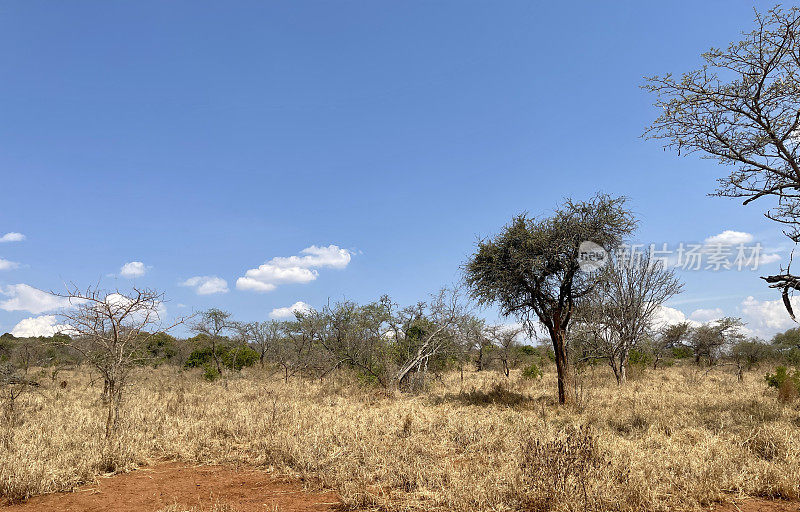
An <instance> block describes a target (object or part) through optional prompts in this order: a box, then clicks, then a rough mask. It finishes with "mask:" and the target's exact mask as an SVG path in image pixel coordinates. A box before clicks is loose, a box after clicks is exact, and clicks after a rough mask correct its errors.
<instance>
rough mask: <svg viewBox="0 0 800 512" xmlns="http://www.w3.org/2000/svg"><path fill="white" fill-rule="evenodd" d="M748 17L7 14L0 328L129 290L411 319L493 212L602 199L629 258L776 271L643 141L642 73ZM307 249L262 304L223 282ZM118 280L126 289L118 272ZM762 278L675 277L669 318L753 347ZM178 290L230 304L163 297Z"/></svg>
mask: <svg viewBox="0 0 800 512" xmlns="http://www.w3.org/2000/svg"><path fill="white" fill-rule="evenodd" d="M755 6H756V7H759V8H761V9H763V8H766V7H768V6H769V4H768V3H760V2H759V3H756V4H755ZM753 7H754V5H753V4H750V3H748V2H735V3H731V2H722V1H717V2H704V3H701V4H698V3H696V2H659V3H657V4H656V3H649V2H616V3H614V4H612V5H601V3H599V2H577V3H571V4H569V5H564V4H560V3H555V2H548V3H545V2H542V3H533V2H512V1H504V2H489V1H485V2H474V1H463V0H460V1H452V2H445V1H436V2H329V1H326V2H264V1H257V2H256V1H253V2H247V1H238V2H202V1H171V2H148V1H137V2H105V1H102V2H101V1H96V2H91V1H84V2H55V1H51V2H39V1H32V0H25V1H16V2H4V3H3V4H2V6H0V69H1V70H2V71H1V73H2V80H0V114H1V115H0V184H1V185H2V188H0V190H2V206H0V235H2V234H4V233H9V232H11V233H21V234H23V235H25V240H23V241H17V242H14V241H9V242H0V259H3V260H5V261H7V262H15V263H16V264H17V265H10V264H9V265H6V267H8V268H5V269H4V270H0V287H1V288H0V289H1V290H3V294H2V295H0V331H2V332H4V331H9V330H12V329H13V328H15V326H17V325H18V324H19V322H20V321H22V320H24V319H26V318H37V317H39V316H41V315H50V314H52V311H51V310H42V307H45V306H41V305H40V307H35V306H29V307H28V309H25V307H26V306H25V305H26V304H28V302H26V300H28V299H30V300H33V301H34V303H35V302H36V300H38V299H37V298H36V297H33V298H30V297H29V296H28V295H30V294H28V295H25V290H28V289H27V288H24V289H23V288H22V287H19V286H18V285H21V284H25V285H28V286H29V287H32V288H36V289H41V290H60V289H63V283H64V282H65V281H66V282H74V283H76V284H79V285H81V286H87V285H89V284H94V283H97V282H98V281H100V283H101V284H102V285H104V286H106V287H109V288H114V287H120V288H123V289H124V288H126V287H128V286H130V285H131V284H134V283H135V284H138V285H143V286H144V285H146V286H152V287H156V288H159V289H162V290H164V291H165V292H166V294H167V297H168V299H169V300H170V302H169V304H168V305H167V308H168V311H169V312H170V313H171V314H179V313H180V312H181V311H182V310H192V309H204V308H208V307H212V306H214V307H220V308H223V309H227V310H230V311H232V312H234V313H235V315H236V316H237V317H238V318H241V319H243V320H254V319H264V318H267V316H268V315H269V314H270V312H271V311H272V310H273V309H275V308H282V307H288V306H290V305H292V304H294V303H296V302H298V301H302V302H305V303H307V304H310V305H312V306H315V305H317V306H318V305H321V304H322V303H324V302H325V301H326V300H327V299H328V298H331V299H334V300H335V299H340V298H344V297H346V298H348V299H353V300H357V301H367V300H372V299H374V298H377V297H378V296H380V295H381V294H383V293H388V294H390V295H391V296H392V297H393V298H394V299H395V300H397V301H399V302H400V303H411V302H416V301H418V300H421V299H425V297H426V296H427V295H428V294H429V293H431V292H434V291H435V290H436V289H437V288H438V287H440V286H441V285H444V284H448V283H451V282H453V281H454V280H456V279H457V278H458V267H459V265H460V264H461V263H462V262H463V261H464V260H465V259H466V258H467V256H468V255H469V253H470V251H471V250H472V249H473V247H474V244H475V241H476V238H477V237H479V236H485V235H490V234H493V233H495V232H497V231H498V230H499V229H500V228H501V226H502V225H503V224H505V223H506V222H507V221H508V220H509V219H510V218H511V216H512V215H514V214H516V213H519V212H522V211H528V212H530V213H531V214H536V215H539V214H547V213H548V212H549V211H551V210H552V209H553V208H554V207H555V206H557V204H558V203H559V202H560V201H561V200H562V199H563V198H564V197H566V196H573V197H575V198H586V197H588V196H590V195H592V194H594V193H595V192H596V191H602V192H606V193H610V194H616V195H626V196H628V197H629V198H630V200H631V205H632V207H633V208H634V210H635V211H636V213H637V214H638V216H639V218H640V221H641V227H640V230H639V233H638V238H639V239H640V240H642V241H646V242H648V243H649V242H656V243H662V242H668V243H670V244H677V243H678V242H681V241H684V242H696V241H703V240H705V239H707V238H708V237H711V236H714V235H717V234H719V233H721V232H723V231H725V230H733V231H737V232H743V233H749V234H751V235H752V240H755V241H760V242H762V243H763V244H764V245H765V247H769V248H770V250H771V251H772V253H773V254H775V253H779V254H781V255H783V256H786V255H787V254H788V252H787V250H788V249H789V247H788V245H787V244H786V242H785V239H784V238H782V237H781V235H780V232H779V228H778V227H777V226H776V225H774V224H772V223H770V222H768V221H766V220H765V219H764V218H763V217H762V215H761V214H762V211H763V207H762V206H761V205H758V204H753V205H750V206H748V207H743V206H741V205H740V204H739V203H737V202H736V201H733V200H727V199H720V198H712V197H707V195H706V194H707V193H709V192H711V191H713V189H714V186H715V178H716V177H718V176H720V175H721V174H722V173H723V172H724V171H725V169H723V168H721V167H719V166H718V165H717V164H716V163H714V162H713V161H708V160H701V159H699V158H697V157H693V156H690V157H678V156H676V155H675V154H674V153H671V152H665V151H663V150H662V149H661V148H660V146H659V145H658V143H656V142H652V141H645V140H643V139H641V138H640V135H641V133H642V131H643V128H644V127H645V126H646V125H647V124H648V123H649V122H650V121H651V120H652V119H653V118H654V116H655V115H656V111H655V109H654V108H653V107H652V106H651V103H652V98H651V97H648V95H647V93H646V92H644V91H642V90H640V88H639V86H640V85H641V84H642V76H644V75H652V74H658V73H664V72H669V71H672V72H681V71H683V70H687V69H690V68H693V67H696V66H698V64H699V62H700V61H699V54H700V53H701V52H702V51H704V50H705V49H707V48H708V47H710V46H712V45H724V44H726V43H727V42H729V41H731V40H733V39H735V38H736V37H737V36H738V34H739V32H740V31H741V30H744V29H749V28H750V27H751V25H752V18H753V11H752V9H753ZM331 245H335V246H336V248H332V249H330V250H327V252H325V251H322V252H320V250H316V253H314V251H315V249H312V250H311V251H310V252H306V253H301V251H302V250H303V249H306V248H309V247H312V246H314V247H317V248H320V247H322V248H328V247H329V246H331ZM340 251H344V252H345V254H346V255H347V256H346V258H344V259H347V262H346V263H345V262H344V259H342V258H341V254H342V253H341V252H340ZM781 251H782V252H781ZM313 254H317V255H318V258H321V259H318V260H316V261H311V260H308V259H307V260H302V261H301V262H300V264H299V265H300V266H299V267H298V268H301V269H305V271H306V273H302V275H301V276H300V277H297V276H295V277H292V276H288V277H286V276H284V277H285V282H282V283H278V284H277V285H276V286H275V287H274V289H272V290H270V291H264V290H263V288H269V286H266V287H263V286H262V287H261V288H262V290H261V291H255V290H253V289H252V287H249V288H248V287H247V286H242V287H240V288H237V286H236V283H237V279H239V278H241V277H245V276H246V272H247V271H248V270H249V269H256V268H257V267H259V265H262V264H264V263H265V262H268V261H270V260H271V259H272V258H275V257H290V256H293V255H294V256H298V257H300V258H302V257H303V256H306V257H309V256H310V255H311V256H313ZM320 255H321V256H320ZM337 255H338V256H337ZM337 258H338V259H337ZM298 261H300V260H298ZM129 262H141V263H142V264H143V267H144V268H143V270H144V274H143V275H141V276H138V277H135V278H132V279H131V278H126V277H123V276H122V275H120V269H121V267H122V266H123V265H124V264H125V263H129ZM314 265H316V266H314ZM776 265H777V263H775V264H772V267H775V266H776ZM0 267H1V266H0ZM763 273H765V271H759V272H682V273H681V276H682V278H683V279H684V280H685V282H686V288H685V292H684V293H683V294H682V295H681V296H680V297H678V298H676V299H675V300H674V301H673V302H672V303H671V306H673V307H674V308H675V309H678V310H680V311H681V312H682V313H683V314H685V315H687V316H691V315H692V314H693V313H695V318H697V319H702V318H705V317H710V316H713V314H712V313H710V312H705V313H700V314H697V313H696V311H697V310H709V311H717V312H719V311H722V312H724V313H725V314H730V315H736V316H743V317H745V319H747V320H748V321H749V322H750V323H751V328H752V329H753V331H754V332H757V333H759V334H762V335H765V336H766V335H769V334H770V333H772V332H774V331H775V330H777V329H779V328H780V329H783V328H786V327H790V326H791V322H789V321H787V320H786V319H785V318H784V317H783V316H781V315H780V313H781V312H780V311H779V309H780V308H777V309H776V306H778V304H777V302H774V301H775V300H776V299H777V298H778V297H777V296H776V295H775V294H774V293H773V292H770V291H769V290H767V289H766V288H765V286H764V285H763V284H762V281H761V280H759V279H758V276H759V275H762V274H763ZM262 274H263V272H262ZM309 275H311V276H313V278H310V277H309ZM198 276H209V277H216V278H218V279H219V280H224V281H225V282H226V283H227V289H228V291H227V292H226V293H222V292H220V293H210V294H206V295H198V294H197V293H196V286H195V287H194V288H193V287H190V286H180V283H183V282H185V281H186V280H188V279H190V278H193V277H198ZM262 278H263V275H262ZM274 278H275V276H274V275H273V279H274ZM193 282H194V283H196V284H197V283H199V282H201V281H199V280H195V281H193ZM223 288H224V287H223V286H221V285H220V282H219V281H212V282H211V284H210V285H209V286H208V287H207V288H206V289H205V290H206V291H211V290H217V291H220V290H222V289H223ZM23 295H24V296H23ZM750 296H752V298H753V299H752V300H751V301H749V302H747V303H746V304H745V305H743V301H747V300H748V299H747V297H750ZM26 297H27V298H26ZM770 301H773V302H770ZM182 306H185V307H182ZM33 310H36V311H33ZM776 311H777V312H776ZM487 315H489V316H492V315H493V313H492V312H491V311H490V312H487ZM701 317H702V318H701ZM765 318H768V320H765Z"/></svg>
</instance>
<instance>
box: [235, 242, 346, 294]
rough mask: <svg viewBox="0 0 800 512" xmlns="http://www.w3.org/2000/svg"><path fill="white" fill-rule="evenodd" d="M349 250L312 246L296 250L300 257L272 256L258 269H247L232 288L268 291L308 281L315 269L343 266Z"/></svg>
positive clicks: (314, 273)
mask: <svg viewBox="0 0 800 512" xmlns="http://www.w3.org/2000/svg"><path fill="white" fill-rule="evenodd" d="M351 257H352V253H351V252H350V251H348V250H347V249H342V248H340V247H338V246H336V245H329V246H327V247H317V246H316V245H312V246H311V247H307V248H305V249H303V250H302V251H300V256H288V257H275V258H272V259H271V260H269V261H267V262H266V263H264V264H263V265H260V266H259V267H258V268H251V269H250V270H248V271H247V272H245V275H244V276H242V277H240V278H239V279H237V280H236V288H238V289H240V290H251V291H256V292H269V291H272V290H274V289H275V288H277V286H278V285H280V284H286V283H301V284H302V283H309V282H311V281H314V280H315V279H316V278H317V276H319V272H318V271H317V270H315V269H317V268H326V267H327V268H337V269H343V268H345V267H347V265H348V264H349V263H350V258H351Z"/></svg>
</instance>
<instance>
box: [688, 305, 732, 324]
mask: <svg viewBox="0 0 800 512" xmlns="http://www.w3.org/2000/svg"><path fill="white" fill-rule="evenodd" d="M724 316H725V312H723V311H722V309H720V308H713V309H702V308H701V309H695V310H694V311H692V313H691V314H690V315H689V318H690V319H692V320H694V321H696V322H700V323H706V322H711V321H713V320H719V319H720V318H722V317H724Z"/></svg>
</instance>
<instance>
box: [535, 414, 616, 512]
mask: <svg viewBox="0 0 800 512" xmlns="http://www.w3.org/2000/svg"><path fill="white" fill-rule="evenodd" d="M607 465H608V463H607V461H606V460H605V457H604V456H603V455H602V454H601V453H600V451H599V449H598V447H597V442H596V440H595V437H594V436H593V435H592V433H591V431H590V428H589V427H587V426H581V427H574V426H569V427H567V428H565V429H564V430H563V431H562V432H561V433H560V435H559V436H558V437H556V438H555V439H552V440H549V441H541V440H539V439H537V438H533V439H528V440H526V441H524V444H523V448H522V461H521V469H522V480H523V483H524V486H525V490H524V492H525V496H524V498H523V502H524V506H525V508H526V509H527V510H530V511H532V512H534V511H535V512H539V511H541V512H545V511H550V510H556V509H558V508H560V507H561V506H562V505H563V504H564V503H572V504H575V505H576V506H575V507H574V508H575V509H577V510H590V509H594V508H596V507H595V506H596V505H598V503H597V502H598V500H600V499H601V498H600V497H599V496H597V495H595V494H594V493H593V489H592V488H593V486H594V484H595V482H596V481H597V480H598V478H600V474H601V472H602V470H603V468H604V467H606V466H607ZM601 508H602V507H601Z"/></svg>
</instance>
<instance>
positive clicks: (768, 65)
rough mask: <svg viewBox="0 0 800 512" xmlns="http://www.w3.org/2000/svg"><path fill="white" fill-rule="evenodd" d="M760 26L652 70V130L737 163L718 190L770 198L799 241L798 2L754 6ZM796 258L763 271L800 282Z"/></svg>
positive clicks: (772, 210)
mask: <svg viewBox="0 0 800 512" xmlns="http://www.w3.org/2000/svg"><path fill="white" fill-rule="evenodd" d="M755 21H756V28H755V30H753V31H752V32H749V33H745V34H743V39H742V40H741V41H737V42H734V43H731V44H730V45H729V46H728V47H727V48H726V49H720V48H711V49H710V50H708V51H707V52H706V53H704V54H703V56H702V57H703V59H704V60H705V63H704V64H703V66H702V67H701V68H700V69H696V70H693V71H689V72H686V73H684V74H683V75H681V76H680V77H674V76H672V75H671V74H666V75H663V76H654V77H650V78H647V83H646V84H645V85H644V86H643V87H644V88H645V89H646V90H649V91H651V92H653V93H654V94H656V97H657V99H656V102H655V105H656V106H657V107H659V108H660V109H661V110H662V113H661V115H660V116H659V117H658V118H657V119H656V120H655V121H654V122H653V124H652V125H651V126H650V127H649V128H648V129H647V130H646V132H645V135H646V136H647V137H649V138H654V139H660V140H663V141H664V145H665V147H666V148H670V149H675V150H677V151H678V153H679V154H680V153H681V152H683V153H693V152H699V153H700V154H702V155H703V156H704V157H705V158H712V159H715V160H717V161H718V162H719V163H720V164H723V165H726V166H730V167H731V168H732V169H731V171H730V174H729V175H728V176H724V177H722V178H720V179H719V187H718V189H717V191H716V193H715V195H717V196H724V197H733V198H744V204H749V203H751V202H752V201H755V200H756V199H760V198H771V199H772V202H771V204H770V206H769V207H768V209H767V211H766V213H765V215H766V216H767V217H768V218H769V219H772V220H774V221H776V222H778V223H780V224H783V225H784V226H785V227H786V231H784V233H785V234H786V235H787V236H788V237H789V238H790V239H791V240H793V241H794V242H795V243H797V242H798V241H800V155H798V148H799V147H800V9H799V8H797V7H792V8H790V9H788V10H782V9H780V8H775V9H771V10H769V11H767V12H766V13H765V14H759V13H756V19H755ZM789 266H790V265H787V266H786V267H785V268H782V269H781V272H780V274H777V275H772V276H766V277H763V279H765V280H766V281H767V282H768V283H769V284H770V287H771V288H779V289H781V290H782V297H783V301H784V304H785V305H786V309H787V311H788V312H789V314H790V315H791V316H792V317H793V318H794V313H793V312H792V307H791V304H790V301H789V291H790V290H798V289H800V277H798V276H795V275H792V274H791V271H790V268H789Z"/></svg>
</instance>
